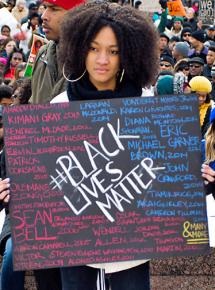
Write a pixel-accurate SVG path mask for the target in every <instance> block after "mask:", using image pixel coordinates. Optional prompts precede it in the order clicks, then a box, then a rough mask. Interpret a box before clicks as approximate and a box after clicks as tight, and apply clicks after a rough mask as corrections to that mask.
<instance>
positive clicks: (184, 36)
mask: <svg viewBox="0 0 215 290" xmlns="http://www.w3.org/2000/svg"><path fill="white" fill-rule="evenodd" d="M191 33H192V29H191V27H184V28H183V29H182V32H181V41H186V42H187V43H190V37H191Z"/></svg>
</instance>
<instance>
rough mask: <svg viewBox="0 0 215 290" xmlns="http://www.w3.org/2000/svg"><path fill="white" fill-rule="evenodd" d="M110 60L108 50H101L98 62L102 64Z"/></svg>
mask: <svg viewBox="0 0 215 290" xmlns="http://www.w3.org/2000/svg"><path fill="white" fill-rule="evenodd" d="M108 61H109V56H108V53H107V52H100V53H98V55H97V62H98V63H100V64H106V63H108Z"/></svg>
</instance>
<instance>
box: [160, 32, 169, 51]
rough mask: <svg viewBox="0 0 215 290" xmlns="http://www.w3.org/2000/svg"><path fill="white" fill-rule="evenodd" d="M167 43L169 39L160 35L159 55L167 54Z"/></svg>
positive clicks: (163, 34) (164, 35)
mask: <svg viewBox="0 0 215 290" xmlns="http://www.w3.org/2000/svg"><path fill="white" fill-rule="evenodd" d="M168 43H169V37H168V36H167V35H166V34H165V33H160V38H159V49H160V54H162V53H165V52H169V49H168Z"/></svg>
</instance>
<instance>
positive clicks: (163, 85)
mask: <svg viewBox="0 0 215 290" xmlns="http://www.w3.org/2000/svg"><path fill="white" fill-rule="evenodd" d="M183 93H190V89H189V86H188V83H187V78H186V76H185V75H184V74H183V73H182V72H178V73H176V74H175V75H170V74H166V75H162V74H160V75H159V77H158V79H157V81H156V83H155V95H171V94H183Z"/></svg>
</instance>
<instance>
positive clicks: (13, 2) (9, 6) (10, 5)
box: [6, 0, 16, 12]
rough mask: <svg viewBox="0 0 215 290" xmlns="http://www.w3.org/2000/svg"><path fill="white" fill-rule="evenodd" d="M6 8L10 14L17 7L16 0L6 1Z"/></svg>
mask: <svg viewBox="0 0 215 290" xmlns="http://www.w3.org/2000/svg"><path fill="white" fill-rule="evenodd" d="M6 5H7V6H6V7H7V9H8V11H9V12H12V10H13V8H14V7H15V5H16V0H6Z"/></svg>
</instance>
